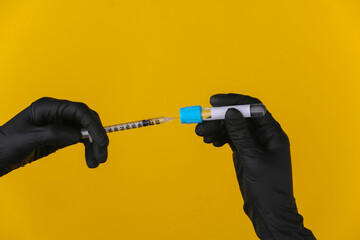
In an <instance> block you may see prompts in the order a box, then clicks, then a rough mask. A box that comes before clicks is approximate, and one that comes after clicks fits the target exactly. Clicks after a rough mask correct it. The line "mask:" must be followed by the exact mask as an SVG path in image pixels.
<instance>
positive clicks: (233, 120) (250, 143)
mask: <svg viewBox="0 0 360 240" xmlns="http://www.w3.org/2000/svg"><path fill="white" fill-rule="evenodd" d="M225 124H226V128H227V131H228V134H229V137H230V139H231V141H232V143H233V144H234V146H235V148H236V150H237V151H238V152H239V153H240V154H241V155H244V156H254V154H256V152H257V151H258V150H259V148H258V146H257V144H256V143H255V141H254V139H253V138H252V135H251V132H250V130H249V127H248V124H247V122H246V120H245V118H244V117H243V115H242V114H241V112H239V111H238V110H236V109H234V108H230V109H229V110H227V112H226V114H225Z"/></svg>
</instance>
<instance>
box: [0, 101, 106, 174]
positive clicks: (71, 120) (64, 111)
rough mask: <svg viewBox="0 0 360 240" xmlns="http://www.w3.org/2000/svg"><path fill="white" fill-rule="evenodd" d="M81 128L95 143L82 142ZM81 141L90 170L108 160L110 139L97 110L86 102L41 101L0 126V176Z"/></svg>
mask: <svg viewBox="0 0 360 240" xmlns="http://www.w3.org/2000/svg"><path fill="white" fill-rule="evenodd" d="M82 128H87V130H88V131H89V133H90V135H91V137H92V138H93V140H94V142H92V143H90V142H89V141H88V140H84V141H83V140H82V139H81V133H80V130H81V129H82ZM80 141H82V142H83V143H84V144H85V157H86V163H87V165H88V167H89V168H95V167H97V166H98V165H99V164H100V163H104V162H105V161H106V159H107V146H108V145H109V139H108V137H107V135H106V133H105V130H104V128H103V126H102V124H101V121H100V118H99V115H98V114H97V113H96V112H95V111H93V110H91V109H90V108H89V107H88V106H86V105H85V104H84V103H79V102H70V101H67V100H58V99H54V98H41V99H39V100H37V101H35V102H34V103H32V104H31V105H30V106H29V107H28V108H26V109H25V110H23V111H22V112H20V113H19V114H18V115H16V116H15V117H14V118H13V119H11V120H10V121H9V122H7V123H5V124H4V125H3V126H1V127H0V176H2V175H4V174H6V173H8V172H10V171H12V170H14V169H16V168H18V167H20V166H24V165H25V164H26V163H30V162H32V161H35V160H37V159H39V158H42V157H45V156H47V155H49V154H50V153H53V152H55V151H56V150H58V149H61V148H64V147H67V146H69V145H72V144H75V143H77V142H80Z"/></svg>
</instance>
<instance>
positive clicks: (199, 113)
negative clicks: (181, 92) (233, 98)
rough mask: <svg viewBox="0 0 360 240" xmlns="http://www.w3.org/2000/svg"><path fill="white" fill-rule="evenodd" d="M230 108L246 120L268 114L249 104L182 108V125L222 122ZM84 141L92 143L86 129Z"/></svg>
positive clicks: (112, 129) (152, 122) (132, 124)
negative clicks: (213, 121) (238, 112)
mask: <svg viewBox="0 0 360 240" xmlns="http://www.w3.org/2000/svg"><path fill="white" fill-rule="evenodd" d="M229 108H235V109H237V110H239V111H240V112H241V114H242V115H243V116H244V117H245V118H249V117H262V116H264V115H265V113H266V108H265V106H264V105H263V104H261V103H260V104H247V105H235V106H224V107H211V108H201V106H191V107H184V108H180V121H181V123H201V122H202V121H211V120H221V119H224V118H225V113H226V111H227V110H228V109H229ZM174 119H175V118H171V117H157V118H151V119H146V120H141V121H135V122H128V123H122V124H117V125H111V126H107V127H104V129H105V132H106V133H111V132H118V131H124V130H128V129H134V128H140V127H147V126H154V125H159V124H163V123H166V122H170V121H172V120H174ZM81 135H82V138H83V139H86V138H88V139H89V141H90V142H92V141H93V140H92V138H91V136H90V135H89V132H88V131H87V130H86V129H82V130H81Z"/></svg>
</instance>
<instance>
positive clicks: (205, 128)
mask: <svg viewBox="0 0 360 240" xmlns="http://www.w3.org/2000/svg"><path fill="white" fill-rule="evenodd" d="M223 124H224V123H222V121H204V122H202V123H199V124H198V125H196V128H195V133H196V134H197V135H198V136H201V137H204V136H212V135H215V134H218V133H219V132H220V131H221V129H222V127H223Z"/></svg>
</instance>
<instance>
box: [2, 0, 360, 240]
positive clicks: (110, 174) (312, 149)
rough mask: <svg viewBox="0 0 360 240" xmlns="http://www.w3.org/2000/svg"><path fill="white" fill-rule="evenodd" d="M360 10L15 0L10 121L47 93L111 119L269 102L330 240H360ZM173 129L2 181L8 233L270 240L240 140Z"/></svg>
mask: <svg viewBox="0 0 360 240" xmlns="http://www.w3.org/2000/svg"><path fill="white" fill-rule="evenodd" d="M359 43H360V3H359V1H358V0H312V1H278V0H275V1H235V0H234V1H187V0H181V1H168V0H164V1H115V0H88V1H76V0H61V1H60V0H59V1H45V0H43V1H40V0H38V1H34V0H32V1H25V0H22V1H20V0H19V1H17V0H8V1H5V0H3V1H0V81H1V85H0V91H1V94H0V111H1V115H0V123H1V124H3V123H5V122H6V121H8V120H9V119H10V118H11V117H13V116H14V115H15V114H17V113H18V112H19V111H21V110H22V109H24V108H25V107H27V106H28V105H29V104H30V103H31V102H32V101H34V100H36V99H37V98H39V97H42V96H52V97H56V98H62V99H69V100H73V101H82V102H85V103H87V104H88V105H89V106H90V107H91V108H93V109H95V110H96V111H98V112H99V114H100V116H101V118H102V121H103V123H104V125H109V124H115V123H119V122H125V121H131V120H139V119H143V118H148V117H157V116H161V115H165V116H175V115H177V113H178V109H179V108H180V107H183V106H188V105H196V104H200V105H202V106H209V103H208V99H209V97H210V96H211V95H212V94H215V93H227V92H235V93H243V94H249V95H252V96H256V97H258V98H260V99H261V100H262V101H263V102H264V103H265V104H266V106H267V107H268V108H269V110H270V111H271V112H272V113H273V115H274V116H275V118H276V119H277V120H278V121H279V122H280V123H281V124H282V126H283V128H284V130H285V131H286V132H287V134H288V135H289V137H290V141H291V145H292V157H293V173H294V187H295V197H296V199H297V203H298V208H299V211H300V213H301V214H302V215H303V216H304V218H305V225H306V226H307V227H308V228H310V229H311V230H312V231H313V232H314V233H315V235H316V237H317V238H318V239H328V240H329V239H360V233H359V231H358V225H359V222H360V207H359V202H360V188H359V185H360V176H359V171H360V161H359V155H358V150H359V147H360V146H359V134H360V131H359V130H360V129H359V123H360V113H359V107H360V106H359V105H360V101H359V97H358V94H359V93H360V91H359V90H360V83H359V81H360V45H359ZM194 127H195V126H194V125H180V124H179V122H172V123H169V124H166V125H162V126H156V127H153V128H147V129H145V128H144V129H137V130H132V131H127V132H122V133H117V134H111V135H110V146H109V159H108V162H107V163H106V164H103V165H101V166H100V167H99V168H98V169H95V170H90V169H88V168H87V167H86V164H85V159H84V148H83V146H82V145H80V144H78V145H76V146H72V147H69V148H67V149H64V150H62V151H59V152H57V153H56V154H53V155H51V156H49V157H47V158H45V159H42V160H39V161H37V162H34V163H32V164H30V165H27V166H26V167H25V168H21V169H18V170H16V171H14V172H12V173H10V174H8V175H6V176H4V177H2V178H1V179H0V191H1V192H0V239H6V240H13V239H25V240H30V239H36V240H42V239H46V240H48V239H88V240H91V239H134V240H138V239H139V240H140V239H157V240H158V239H227V240H231V239H234V240H235V239H257V237H256V235H255V233H254V231H253V228H252V225H251V223H250V221H249V220H248V218H247V217H246V215H245V214H244V212H243V210H242V205H243V202H242V198H241V195H240V191H239V189H238V184H237V181H236V177H235V172H234V169H233V165H232V160H231V153H230V150H229V149H228V147H223V148H214V147H212V146H211V145H206V144H204V143H203V142H202V139H201V138H199V137H197V136H196V135H195V133H194Z"/></svg>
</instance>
